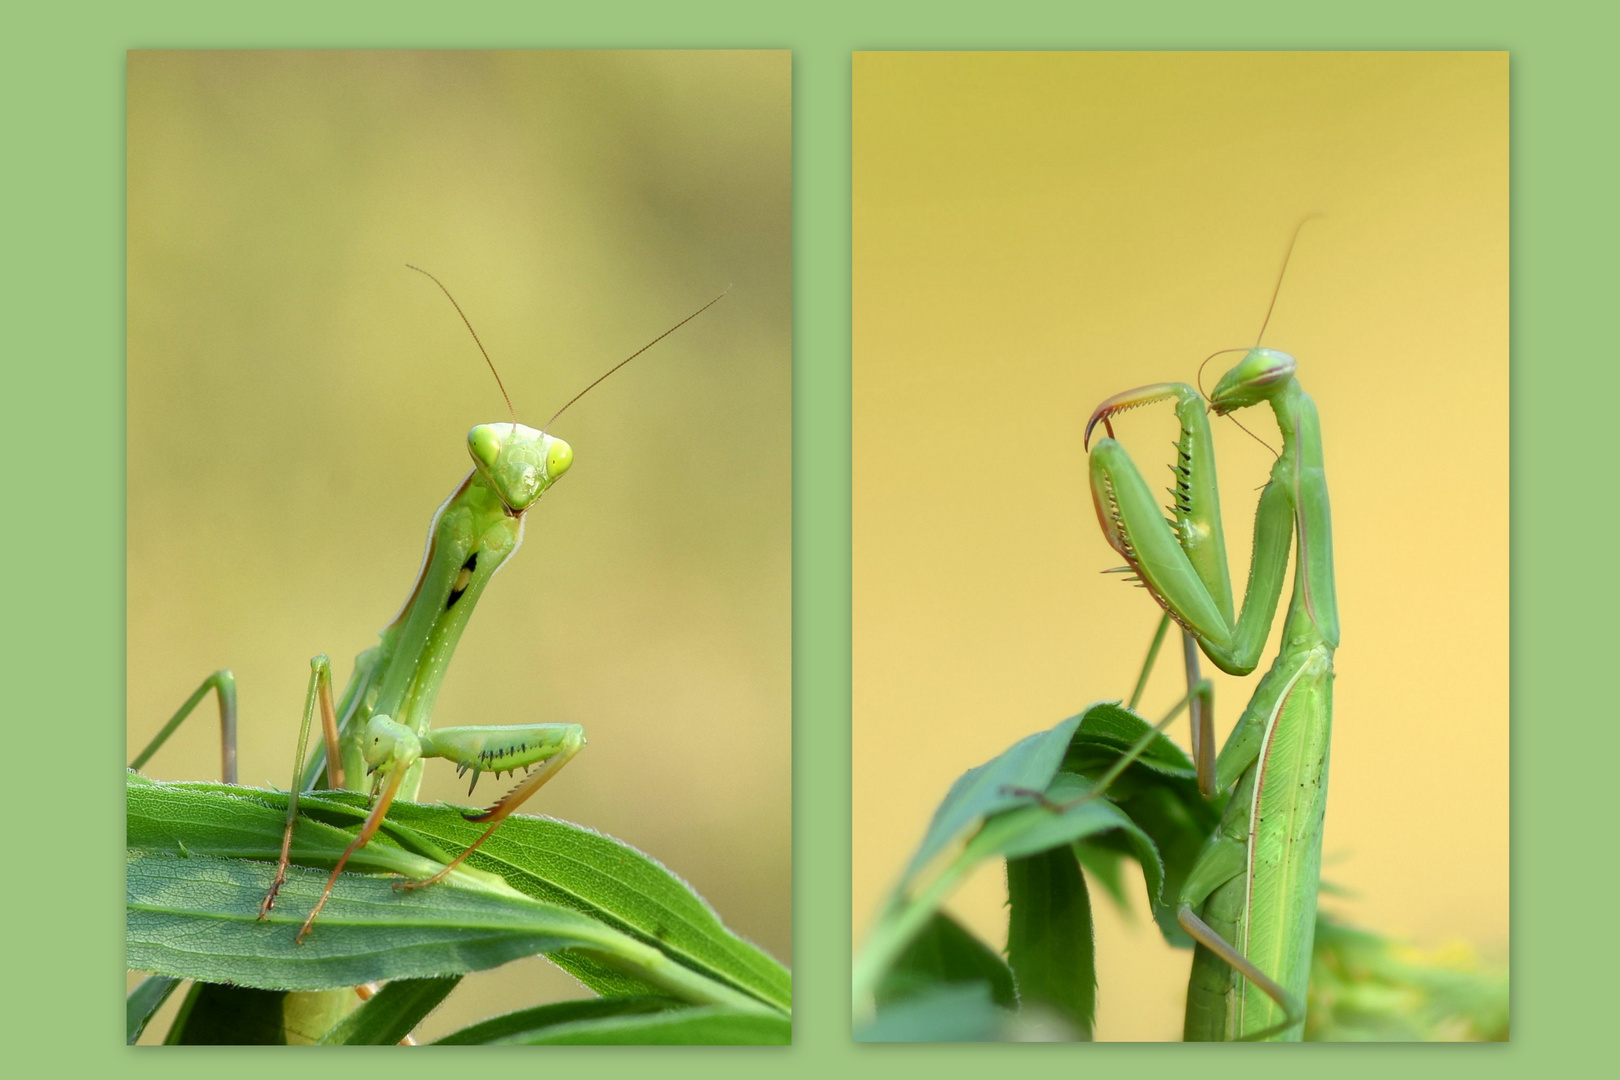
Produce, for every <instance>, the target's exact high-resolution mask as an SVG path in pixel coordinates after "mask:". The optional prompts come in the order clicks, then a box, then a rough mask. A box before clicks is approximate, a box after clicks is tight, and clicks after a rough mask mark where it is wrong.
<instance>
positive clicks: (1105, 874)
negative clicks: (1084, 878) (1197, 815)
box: [1074, 830, 1153, 915]
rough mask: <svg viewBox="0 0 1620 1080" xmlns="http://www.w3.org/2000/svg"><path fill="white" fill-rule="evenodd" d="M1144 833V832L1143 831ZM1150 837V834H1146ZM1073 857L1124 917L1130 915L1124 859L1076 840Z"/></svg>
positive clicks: (1087, 841) (1096, 846)
mask: <svg viewBox="0 0 1620 1080" xmlns="http://www.w3.org/2000/svg"><path fill="white" fill-rule="evenodd" d="M1144 831H1146V830H1144ZM1148 835H1149V836H1152V835H1153V834H1152V833H1148ZM1074 856H1075V858H1076V859H1077V860H1078V861H1079V863H1080V865H1081V867H1082V868H1083V869H1084V870H1085V872H1086V873H1088V874H1090V875H1091V876H1092V877H1093V878H1095V879H1096V881H1097V884H1099V885H1101V886H1102V887H1103V891H1104V892H1106V893H1107V894H1108V897H1109V899H1111V900H1112V901H1113V902H1114V904H1115V905H1116V906H1117V907H1118V908H1119V910H1120V911H1121V912H1123V913H1124V914H1126V915H1129V914H1130V913H1131V898H1130V895H1129V894H1128V893H1127V892H1126V891H1125V875H1124V873H1123V869H1124V868H1123V865H1122V864H1123V863H1124V859H1123V858H1122V857H1121V852H1118V851H1115V850H1113V849H1111V848H1109V847H1106V846H1104V845H1102V844H1099V843H1094V842H1093V841H1090V840H1076V841H1075V843H1074Z"/></svg>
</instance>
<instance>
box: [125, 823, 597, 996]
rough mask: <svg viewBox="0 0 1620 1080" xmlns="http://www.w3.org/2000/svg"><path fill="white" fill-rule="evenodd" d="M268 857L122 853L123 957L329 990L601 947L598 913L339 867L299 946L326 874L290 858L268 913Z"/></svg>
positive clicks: (211, 975)
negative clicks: (262, 911) (413, 885)
mask: <svg viewBox="0 0 1620 1080" xmlns="http://www.w3.org/2000/svg"><path fill="white" fill-rule="evenodd" d="M274 873H275V869H274V867H272V866H270V865H269V864H267V863H255V862H247V861H245V860H239V859H219V858H215V857H213V856H208V855H195V856H192V857H189V858H181V857H176V856H172V855H152V854H146V853H141V852H131V853H130V855H129V860H128V864H127V891H128V925H127V938H128V963H129V966H130V967H133V968H135V969H137V970H140V971H154V972H157V973H159V974H165V975H177V976H183V977H185V978H191V979H201V980H203V981H204V982H216V983H219V982H230V983H235V984H237V985H239V986H252V987H256V988H258V989H262V990H295V989H296V990H328V989H336V988H338V987H346V986H356V985H358V984H360V983H364V982H370V981H372V980H376V979H403V978H420V977H423V976H429V975H441V974H454V973H465V972H468V971H479V970H482V969H484V968H489V967H494V966H496V965H497V964H504V963H505V962H506V961H508V960H515V959H517V958H518V957H520V956H532V955H534V954H535V953H539V952H549V951H552V950H555V949H562V948H568V947H571V946H579V945H590V946H594V947H601V946H602V945H603V944H605V943H606V942H607V940H608V938H607V935H608V934H610V933H611V931H607V930H606V928H605V927H603V926H602V925H601V924H600V923H597V922H595V921H594V920H592V919H588V918H586V917H585V916H583V915H580V914H578V913H577V912H573V911H567V910H564V909H562V908H558V907H555V906H553V905H549V904H541V903H538V902H536V901H534V900H530V899H529V898H528V897H524V896H517V895H505V896H503V895H499V894H495V893H490V892H485V891H481V890H475V889H470V888H465V887H461V886H459V885H456V884H452V883H449V882H446V883H444V884H442V885H439V886H435V887H434V888H431V889H420V890H417V891H414V892H400V891H398V890H396V889H395V888H394V887H393V885H392V883H390V882H389V881H388V880H386V879H383V878H376V877H369V876H366V875H362V874H343V875H341V876H340V877H339V878H338V881H337V886H336V888H335V889H334V890H333V892H332V898H331V900H330V901H329V902H328V904H327V906H326V909H325V910H324V911H323V912H322V913H321V918H320V921H319V922H318V923H317V924H316V926H315V928H314V930H313V931H312V932H311V933H310V935H309V937H308V938H306V939H305V941H304V943H303V944H301V945H300V944H297V943H295V941H294V937H295V935H296V934H297V933H298V929H299V927H300V926H301V925H302V923H303V921H304V916H305V915H306V914H307V913H308V912H309V911H310V910H311V909H312V908H313V907H314V905H315V902H316V901H317V900H318V899H319V898H320V895H321V891H322V889H323V888H324V886H325V884H326V878H327V876H328V875H327V874H325V873H324V872H322V871H318V870H310V869H306V868H304V867H299V866H293V867H289V868H288V873H287V881H286V884H285V885H284V886H283V887H282V890H281V896H280V898H279V900H278V901H277V904H276V907H275V910H274V911H272V912H271V913H270V916H269V918H267V919H264V920H262V921H261V920H260V919H259V918H258V913H259V904H260V902H261V901H262V900H263V899H264V895H265V893H266V892H267V891H268V889H269V887H270V881H271V878H272V877H273V876H274Z"/></svg>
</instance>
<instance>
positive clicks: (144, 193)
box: [128, 52, 792, 1039]
mask: <svg viewBox="0 0 1620 1080" xmlns="http://www.w3.org/2000/svg"><path fill="white" fill-rule="evenodd" d="M128 70H129V84H128V90H129V93H128V107H129V141H128V151H129V161H128V183H129V188H128V197H129V234H128V255H129V279H128V280H129V284H128V289H129V316H128V332H129V386H128V408H129V411H128V421H129V428H128V440H129V441H128V450H129V456H128V485H129V486H128V491H129V506H128V530H129V533H128V574H129V577H128V603H129V607H128V619H129V622H128V632H129V639H128V662H129V670H128V674H129V700H128V707H129V745H130V747H131V753H133V752H134V750H137V749H139V748H140V747H141V746H143V745H144V744H145V743H146V741H147V739H149V738H150V737H151V735H152V734H153V733H155V732H156V730H157V729H158V728H159V727H160V726H161V725H162V723H163V722H164V721H165V720H166V719H167V718H168V716H169V715H170V714H171V713H172V712H173V710H174V709H175V708H176V707H177V706H178V705H179V703H180V702H181V701H182V700H184V698H185V697H186V695H187V694H189V693H190V692H191V690H192V688H193V687H194V686H196V684H197V683H198V682H199V681H200V680H201V679H202V677H203V676H205V675H206V674H207V673H208V672H210V671H212V670H214V669H215V668H218V667H222V666H228V667H230V668H232V669H234V671H235V673H236V676H237V678H238V680H239V685H240V692H241V754H240V761H241V778H242V782H243V783H247V784H255V785H275V786H279V787H283V788H284V787H285V786H286V785H287V783H288V780H289V777H290V776H291V771H292V759H293V751H294V743H295V740H296V737H297V730H298V720H299V714H300V709H301V706H302V701H303V694H304V688H305V682H306V679H307V677H308V670H309V668H308V661H309V658H310V657H311V656H312V655H314V654H315V653H317V652H327V653H330V654H331V656H332V659H333V662H334V665H335V668H336V675H337V678H338V679H339V680H340V682H341V680H343V679H346V678H347V674H348V670H349V667H350V661H351V659H352V657H353V656H354V654H356V653H358V652H360V651H361V650H362V649H365V648H367V647H368V646H370V645H372V644H373V643H374V642H375V640H376V634H377V632H378V631H379V630H380V629H381V628H382V627H383V626H384V624H385V623H387V622H388V621H389V619H391V618H392V617H393V615H394V613H395V612H396V611H397V610H398V608H399V605H400V604H401V603H402V602H403V601H404V600H405V598H406V595H407V593H408V592H409V590H410V588H411V585H412V583H413V581H414V576H415V574H416V572H417V568H418V565H419V563H420V561H421V558H422V550H423V546H424V543H425V540H426V535H427V526H428V522H429V519H430V518H431V516H432V515H433V512H434V510H435V509H436V508H437V507H438V506H439V504H440V503H441V502H442V501H443V500H444V499H445V497H446V496H447V495H448V494H449V493H450V492H451V491H452V490H453V489H454V488H455V486H456V485H457V484H458V483H459V482H460V480H461V478H462V477H463V476H464V475H465V474H466V473H467V472H468V471H469V469H470V461H469V458H468V455H467V450H466V444H465V438H466V433H467V430H468V429H469V428H470V427H472V426H473V425H474V424H477V423H481V422H486V421H499V420H505V419H506V417H507V412H506V407H505V405H504V403H503V402H502V400H501V395H500V392H499V391H498V390H497V388H496V385H495V382H494V380H493V379H492V378H491V377H490V375H489V372H488V370H487V369H486V368H485V366H484V362H483V360H482V359H481V358H480V357H479V355H478V352H477V349H476V347H475V346H474V344H473V342H472V340H471V338H470V337H469V336H468V334H467V331H466V329H465V328H464V327H463V326H462V324H461V320H460V319H459V318H457V316H456V313H455V311H454V310H453V309H452V308H451V306H450V305H449V304H448V303H447V302H446V301H445V299H444V297H443V296H442V295H441V294H440V293H439V291H438V289H437V288H435V287H434V286H433V284H432V283H431V282H429V281H428V280H427V279H426V278H424V277H422V276H421V275H419V274H416V273H413V272H411V271H410V270H407V269H406V268H405V263H406V262H411V263H414V264H416V265H419V266H422V267H425V268H427V269H429V270H431V271H433V273H434V274H436V275H437V276H438V277H439V278H441V279H442V280H443V281H444V282H445V283H446V284H447V285H448V286H449V288H450V290H451V291H452V292H453V293H454V294H455V296H456V298H457V300H459V301H460V303H461V305H462V307H463V308H464V309H465V310H466V312H467V314H468V316H469V317H470V318H471V320H472V323H473V326H474V327H476V328H477V330H478V333H479V335H480V336H481V337H482V339H483V341H484V344H485V346H486V347H487V348H488V349H489V351H490V353H491V355H492V356H493V357H494V359H495V362H496V363H497V365H498V366H499V368H500V372H501V375H502V377H503V378H504V380H505V383H506V386H507V388H508V389H509V390H510V392H511V394H512V398H513V400H514V402H515V403H516V407H517V410H518V415H519V419H520V420H522V421H524V422H526V423H528V424H531V425H534V426H539V425H540V424H543V423H545V421H546V418H547V417H549V416H550V415H551V414H552V413H553V412H554V411H555V410H556V409H557V408H558V407H559V406H560V405H562V403H563V402H564V401H566V400H567V399H568V398H569V397H571V396H572V395H573V394H574V393H575V392H577V391H578V390H580V389H581V388H583V387H584V386H585V385H586V384H587V383H589V382H590V381H591V380H592V379H594V378H595V377H596V376H598V375H600V374H601V373H602V372H604V371H606V370H607V369H608V368H609V367H610V366H612V365H613V364H614V363H616V362H617V361H619V360H621V359H623V358H624V357H625V356H627V355H629V354H630V353H631V352H632V351H634V350H635V349H637V348H639V347H640V346H642V345H643V344H645V343H646V342H648V341H650V340H651V339H652V338H653V337H655V336H656V335H658V334H659V333H661V332H663V331H664V330H667V329H668V328H669V327H670V326H672V325H674V324H675V323H676V322H677V321H678V320H680V319H681V318H682V317H684V316H686V315H688V314H690V313H691V312H692V311H693V310H695V309H696V308H698V307H699V306H700V305H702V304H703V303H704V302H705V301H707V300H709V299H711V298H712V297H713V296H714V295H715V294H717V293H719V292H720V291H721V290H722V289H724V288H726V287H727V286H728V285H734V286H735V287H734V288H733V290H732V292H731V294H730V295H729V296H727V297H726V298H725V300H724V301H723V302H721V303H720V304H719V305H717V306H716V307H715V308H713V309H712V310H711V311H709V312H707V313H705V314H704V315H703V316H702V317H701V318H700V319H698V320H696V321H694V322H693V323H691V324H690V325H688V326H686V327H684V328H683V329H682V330H681V331H680V332H679V333H677V334H675V335H673V336H672V337H670V338H669V339H667V340H665V341H664V342H662V343H660V344H659V345H658V346H657V348H655V349H654V350H652V351H651V352H649V353H648V354H646V355H645V356H643V357H641V358H640V359H638V360H637V361H636V362H635V363H634V364H632V365H630V366H629V367H628V368H626V369H625V370H624V371H622V372H620V373H619V374H617V375H615V376H614V377H613V378H612V379H610V380H609V381H607V382H606V383H604V384H603V385H602V386H600V387H598V388H597V389H595V390H594V391H592V393H591V394H590V395H589V396H587V397H586V398H584V399H583V400H581V401H580V402H579V403H578V404H577V405H575V406H573V407H572V408H571V409H570V410H569V411H568V413H567V414H566V415H565V416H563V417H562V418H561V419H560V420H559V421H558V422H557V424H556V426H555V429H554V430H555V433H556V434H557V435H559V436H561V437H562V438H564V439H567V440H568V441H569V442H570V443H571V444H572V445H573V448H574V454H575V457H574V465H573V468H572V470H571V472H570V474H569V475H568V476H567V477H566V478H565V479H564V480H563V481H562V482H560V483H559V484H558V485H557V487H556V488H555V489H553V490H552V491H551V492H549V493H548V494H547V495H546V496H545V497H544V498H543V499H542V500H541V502H540V503H539V504H538V505H537V506H536V507H535V508H534V510H533V511H531V512H530V514H529V516H528V524H527V535H526V539H525V542H524V545H523V547H522V549H521V550H520V551H519V552H518V554H517V555H516V556H514V557H513V558H512V560H511V561H510V562H509V563H508V564H507V565H506V566H505V567H504V568H503V570H502V572H501V574H500V576H499V577H498V578H497V579H496V581H495V583H494V584H493V585H492V587H491V588H490V589H489V591H488V592H487V593H486V594H485V597H484V599H483V601H482V603H481V604H480V606H479V611H478V612H477V613H476V615H475V617H474V618H473V620H472V621H471V623H470V624H469V627H468V630H467V633H466V635H465V636H464V637H463V639H462V641H461V646H460V649H459V650H458V652H457V654H456V659H455V662H454V664H453V665H452V667H451V670H450V674H449V677H448V679H447V680H446V682H445V686H444V692H443V694H442V696H441V697H440V699H439V704H438V709H437V713H436V717H437V724H438V725H440V726H446V725H453V724H477V723H526V722H536V721H572V722H577V723H580V724H583V725H584V726H585V730H586V734H587V737H588V739H589V746H588V747H587V749H586V751H585V753H583V754H582V755H581V756H580V757H579V758H578V759H577V760H576V761H574V762H573V763H572V764H571V765H570V766H569V767H568V768H567V769H566V770H565V771H564V772H563V773H562V774H560V775H559V777H558V778H557V779H556V780H555V781H553V782H552V783H551V784H550V785H548V786H547V787H546V789H545V790H544V791H543V792H542V793H541V794H540V795H539V796H537V797H536V798H535V799H534V800H533V801H532V802H530V803H529V804H527V805H526V806H525V808H524V812H526V813H538V814H548V815H552V816H555V817H559V818H564V819H567V820H570V821H576V822H579V823H580V824H582V825H586V826H589V827H591V828H593V829H597V830H600V831H602V832H605V833H608V834H611V835H613V836H616V837H619V838H621V839H623V840H625V841H627V842H629V843H631V844H634V845H636V846H637V847H639V848H641V849H642V850H644V851H646V852H648V853H649V854H651V855H652V856H654V857H655V858H657V859H659V860H661V861H662V862H663V863H664V864H665V865H666V866H668V867H669V868H670V869H671V870H673V871H674V872H675V873H677V874H679V875H681V876H682V877H684V878H685V879H686V880H687V881H689V882H691V884H692V885H693V886H694V887H695V888H696V889H697V890H698V892H700V893H701V894H702V895H703V896H704V897H706V898H707V899H708V900H709V902H710V903H712V904H713V905H714V907H715V908H716V910H718V911H719V913H720V915H721V917H722V918H723V919H724V920H725V921H726V923H727V924H728V925H729V926H731V927H732V928H733V929H735V930H737V931H738V932H740V933H742V934H743V935H745V936H746V937H749V938H751V939H752V940H754V941H755V942H757V943H758V944H760V945H761V946H762V947H764V948H765V949H767V950H769V951H770V952H771V953H772V954H774V955H775V956H777V957H778V958H779V959H781V960H782V961H784V962H790V961H791V959H792V957H791V955H790V953H791V937H790V931H791V908H790V905H791V897H790V873H791V852H790V843H791V840H790V768H789V766H790V699H789V691H790V676H791V668H790V644H791V641H790V636H791V630H790V568H791V551H790V538H789V508H790V495H791V491H790V487H791V481H790V445H789V436H790V370H791V369H790V337H789V332H790V312H791V282H790V254H791V176H790V149H791V144H790V135H791V133H790V60H789V54H788V53H786V52H538V53H501V52H481V53H466V52H422V53H410V52H168V53H164V52H134V53H131V54H130V56H129V69H128ZM211 710H212V706H211V705H205V706H204V709H203V713H202V714H199V716H198V717H197V718H196V719H194V720H193V721H191V722H190V723H188V725H187V726H186V727H185V728H184V729H182V731H181V733H180V734H179V735H178V736H177V737H176V739H175V740H174V741H173V742H172V743H171V744H170V745H169V746H168V747H166V748H165V749H164V750H163V751H162V752H160V754H159V755H158V756H157V757H156V758H155V759H154V760H153V762H152V763H151V765H150V767H149V772H150V773H151V774H152V775H154V776H158V777H162V778H169V779H179V778H188V779H206V778H213V777H216V776H217V775H218V770H219V763H218V749H217V745H218V735H217V727H216V725H215V721H214V719H213V717H212V715H211ZM500 790H504V789H503V788H501V787H500V785H499V784H496V785H495V786H493V787H492V786H491V784H490V783H489V782H488V781H486V783H484V784H482V785H480V788H479V791H478V793H477V795H476V797H475V798H476V799H477V800H483V802H484V803H485V804H487V803H488V802H489V801H491V800H493V799H495V798H496V797H498V795H499V792H500ZM421 797H422V798H423V799H424V800H425V801H436V800H439V799H449V800H452V801H457V802H465V801H466V787H465V784H464V783H461V782H458V781H456V779H455V775H454V770H453V769H452V768H451V767H450V766H448V765H447V764H444V763H442V762H436V763H429V766H428V768H427V777H426V782H425V783H424V786H423V789H422V796H421ZM580 996H586V992H585V991H583V990H582V989H581V988H580V987H579V986H578V985H577V984H575V983H574V982H573V981H572V980H571V979H569V978H568V977H566V976H564V975H562V974H561V973H560V972H558V971H556V970H555V969H553V968H551V967H550V966H549V965H547V964H546V963H545V962H544V961H541V960H538V959H535V960H529V961H522V962H519V963H517V964H512V965H508V966H507V967H505V968H501V969H499V970H498V971H496V972H491V973H485V974H481V975H476V976H472V977H469V978H468V979H467V980H466V982H465V983H464V984H463V986H462V987H461V988H460V989H458V990H457V991H456V993H455V994H454V995H452V996H451V998H450V1000H449V1001H448V1002H447V1003H446V1004H445V1006H444V1007H443V1008H442V1009H441V1010H440V1011H439V1012H437V1013H435V1014H434V1015H433V1016H432V1017H430V1018H429V1020H428V1021H427V1022H426V1023H425V1024H424V1026H423V1028H422V1029H420V1030H419V1035H425V1037H427V1038H433V1037H437V1035H439V1034H443V1033H445V1032H448V1031H450V1030H454V1029H455V1028H457V1027H460V1026H462V1025H464V1024H466V1023H469V1022H471V1021H473V1020H475V1019H478V1018H481V1017H483V1016H487V1015H491V1014H493V1013H496V1012H503V1011H506V1010H508V1009H513V1008H519V1007H524V1006H527V1005H530V1004H535V1003H538V1002H542V1001H547V1000H554V999H557V998H567V997H580ZM170 1008H171V1010H172V1008H173V1003H171V1006H170ZM166 1027H167V1024H166V1023H165V1022H162V1021H159V1022H157V1023H155V1024H154V1025H153V1027H152V1028H151V1029H149V1035H148V1039H150V1038H151V1037H152V1035H153V1034H157V1033H160V1032H161V1031H162V1030H163V1029H164V1028H166Z"/></svg>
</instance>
